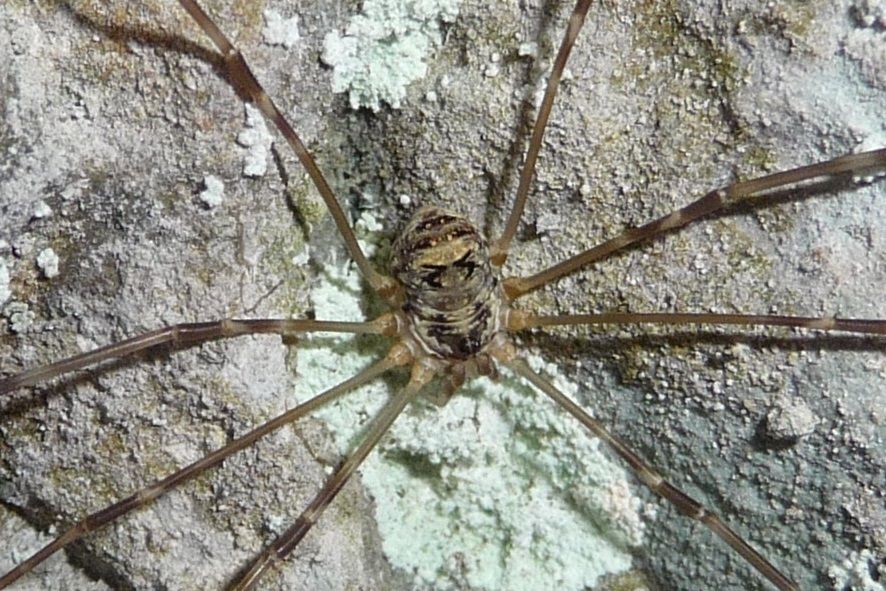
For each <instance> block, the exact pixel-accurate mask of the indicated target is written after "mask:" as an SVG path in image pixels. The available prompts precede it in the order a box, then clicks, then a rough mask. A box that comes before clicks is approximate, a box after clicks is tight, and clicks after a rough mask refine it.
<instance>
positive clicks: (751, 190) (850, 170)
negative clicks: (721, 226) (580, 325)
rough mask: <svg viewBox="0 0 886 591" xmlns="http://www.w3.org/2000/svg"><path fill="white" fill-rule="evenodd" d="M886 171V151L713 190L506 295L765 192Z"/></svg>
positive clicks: (512, 280) (519, 281)
mask: <svg viewBox="0 0 886 591" xmlns="http://www.w3.org/2000/svg"><path fill="white" fill-rule="evenodd" d="M877 169H880V170H882V169H886V148H880V149H879V150H872V151H870V152H860V153H858V154H849V155H847V156H840V157H839V158H834V159H833V160H826V161H824V162H819V163H817V164H811V165H809V166H802V167H800V168H795V169H793V170H787V171H784V172H777V173H775V174H770V175H766V176H763V177H760V178H757V179H752V180H749V181H741V182H738V183H733V184H731V185H728V186H726V187H722V188H720V189H715V190H714V191H711V192H710V193H708V194H707V195H705V196H704V197H702V198H701V199H698V200H696V201H693V202H692V203H690V204H689V205H687V206H685V207H682V208H680V209H678V210H676V211H673V212H671V213H669V214H668V215H665V216H662V217H660V218H658V219H657V220H654V221H652V222H649V223H648V224H644V225H642V226H639V227H636V228H629V229H627V230H625V231H623V232H622V233H621V234H619V235H617V236H615V237H614V238H610V239H609V240H607V241H605V242H603V243H601V244H598V245H597V246H594V247H593V248H589V249H588V250H586V251H584V252H582V253H580V254H577V255H575V256H574V257H571V258H569V259H566V260H565V261H563V262H561V263H558V264H556V265H554V266H553V267H550V268H548V269H545V270H544V271H540V272H539V273H536V274H535V275H532V276H530V277H509V278H507V279H505V281H504V288H505V293H506V294H507V296H508V297H509V298H510V299H511V300H514V299H516V298H519V297H520V296H522V295H524V294H525V293H527V292H530V291H532V290H534V289H537V288H539V287H541V286H542V285H545V284H546V283H550V282H551V281H554V280H555V279H557V278H559V277H562V276H563V275H568V274H569V273H572V272H573V271H575V270H577V269H579V268H580V267H583V266H585V265H588V264H590V263H593V262H594V261H598V260H600V259H602V258H604V257H606V256H608V255H610V254H612V253H614V252H616V251H619V250H621V249H623V248H625V247H627V246H630V245H632V244H636V243H637V242H641V241H643V240H648V239H650V238H653V237H655V236H658V235H659V234H663V233H665V232H669V231H671V230H674V229H676V228H680V227H682V226H685V225H686V224H688V223H689V222H692V221H694V220H697V219H699V218H701V217H704V216H706V215H708V214H711V213H713V212H715V211H718V210H721V209H723V208H724V207H727V206H730V205H734V204H736V203H738V202H740V201H743V200H746V199H751V198H754V197H758V196H760V194H761V193H764V192H765V191H770V190H772V189H778V188H781V187H787V186H790V185H795V184H797V183H802V182H804V181H810V180H815V179H825V178H827V177H832V176H836V175H841V174H862V173H864V172H866V171H871V170H877Z"/></svg>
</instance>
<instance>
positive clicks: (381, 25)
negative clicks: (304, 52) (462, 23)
mask: <svg viewBox="0 0 886 591" xmlns="http://www.w3.org/2000/svg"><path fill="white" fill-rule="evenodd" d="M457 14H458V0H448V1H446V2H430V1H419V2H405V1H403V0H368V1H367V2H365V3H364V4H363V10H362V12H361V13H360V14H358V15H356V16H354V18H353V19H351V22H350V23H349V24H348V26H347V28H346V29H345V32H344V34H339V33H338V32H333V33H330V34H329V35H327V37H326V40H325V42H324V50H323V61H324V62H326V63H327V64H329V65H330V66H332V67H333V75H332V89H333V91H334V92H348V93H349V97H350V103H351V107H352V108H354V109H358V108H361V107H369V108H371V109H372V110H373V111H378V110H379V109H380V108H381V104H382V103H387V104H389V105H391V106H392V107H394V108H398V107H399V106H400V102H401V101H402V100H403V98H404V97H405V96H406V87H407V86H408V85H409V84H410V83H411V82H413V81H415V80H418V79H419V78H422V77H424V76H425V74H426V73H427V69H428V66H427V63H426V62H425V60H426V59H427V56H428V54H429V53H430V52H431V51H432V50H433V49H434V47H435V46H437V45H438V44H439V43H440V38H441V32H440V24H441V23H444V22H452V21H453V20H455V17H456V15H457Z"/></svg>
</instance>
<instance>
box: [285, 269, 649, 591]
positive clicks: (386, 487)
mask: <svg viewBox="0 0 886 591" xmlns="http://www.w3.org/2000/svg"><path fill="white" fill-rule="evenodd" d="M313 300H314V307H315V312H316V315H317V317H318V318H335V319H337V320H344V319H359V318H362V317H363V309H362V306H361V303H360V302H361V300H362V294H361V291H360V283H359V279H358V276H357V275H356V273H355V272H354V271H353V270H351V269H348V268H347V267H345V268H339V267H329V268H327V269H326V270H325V274H324V280H323V281H321V283H320V284H319V285H318V286H317V288H316V289H315V291H314V293H313ZM384 350H385V348H384V346H381V347H366V346H364V345H363V344H361V340H360V339H356V340H349V338H347V337H345V338H341V339H339V338H334V337H330V336H326V335H324V336H321V337H318V338H315V339H313V340H311V341H309V342H307V343H306V347H305V348H304V349H303V350H302V351H301V352H300V353H299V364H298V365H299V366H298V371H299V374H300V375H299V380H298V391H297V394H296V397H297V399H298V400H304V399H307V398H308V397H309V396H312V395H314V394H316V393H317V392H319V391H321V390H323V389H324V388H327V387H329V386H330V385H332V384H334V383H336V382H338V381H341V380H342V379H343V378H345V377H347V376H350V375H353V374H355V373H357V372H358V371H359V370H360V369H361V368H363V367H366V366H367V365H369V364H371V363H372V362H373V361H374V360H376V359H378V358H379V357H380V356H381V355H383V353H384ZM532 361H533V363H534V365H535V367H536V368H537V369H538V370H539V371H542V372H543V373H544V374H546V375H547V376H548V377H549V378H550V379H552V380H554V382H555V383H557V384H558V386H560V387H561V388H562V389H563V390H564V391H566V392H567V393H569V394H570V395H574V394H575V393H576V390H577V388H576V387H574V386H572V385H571V384H568V383H566V382H565V381H564V380H563V379H562V377H561V376H559V374H558V373H557V371H556V369H555V368H554V367H553V366H551V365H548V364H545V363H544V362H542V361H540V360H538V359H533V360H532ZM402 377H403V376H402V375H401V376H397V377H396V378H395V379H392V380H388V381H385V380H379V381H377V382H376V383H374V384H371V385H370V386H368V387H365V388H363V389H361V391H359V392H356V393H352V394H350V395H348V396H346V397H345V398H344V399H342V400H341V401H339V402H337V403H335V404H333V405H331V406H330V407H329V408H325V409H323V410H322V411H320V412H319V413H317V414H318V416H319V417H320V418H321V419H323V420H324V421H325V422H326V424H327V425H328V426H329V428H330V429H331V431H332V433H333V434H334V436H335V439H336V441H337V444H338V446H339V449H340V450H341V452H342V453H346V452H347V451H348V450H349V449H353V446H354V445H355V444H356V441H357V440H358V438H359V436H360V434H361V433H362V431H363V430H364V429H365V426H366V424H367V422H368V421H369V420H370V418H371V417H373V416H375V414H376V413H377V412H378V410H379V408H380V407H381V405H382V404H383V403H384V402H385V400H386V399H387V398H388V397H389V396H390V394H391V391H392V390H395V389H397V388H399V387H400V386H401V385H402ZM362 480H363V484H364V486H365V487H366V488H367V490H368V491H369V492H370V494H371V495H372V496H373V497H374V499H375V504H376V507H377V509H376V511H377V513H376V519H377V522H378V527H379V530H380V533H381V536H382V538H383V540H384V541H383V545H384V551H385V553H386V555H387V556H388V559H389V560H390V562H391V563H392V564H393V565H394V566H395V567H397V568H399V569H401V570H402V571H403V572H407V573H411V574H412V576H413V577H414V581H413V582H414V584H415V585H416V587H420V588H433V589H451V588H464V587H467V588H471V589H510V590H519V589H540V588H549V587H550V586H554V587H556V588H558V589H584V588H586V587H588V586H593V585H594V584H596V581H597V579H598V578H599V577H601V576H603V575H605V574H608V573H614V572H622V571H625V570H627V569H628V568H629V567H630V563H631V557H630V552H629V551H630V548H631V547H632V546H636V545H637V544H639V543H640V542H641V540H642V537H643V521H642V519H641V516H640V512H641V511H642V506H641V502H640V501H639V500H638V499H637V498H636V497H634V496H633V494H632V493H631V490H630V487H629V485H628V482H627V480H626V475H625V473H624V472H623V471H622V470H621V469H620V468H618V467H617V466H616V465H615V464H613V463H612V462H611V461H610V460H609V459H608V458H607V457H606V456H605V455H603V454H602V453H601V451H600V450H599V449H598V442H597V441H596V440H593V439H590V438H589V437H588V436H587V435H586V433H585V432H584V431H583V429H582V428H581V427H579V426H578V425H577V424H576V423H575V422H574V421H572V420H570V419H568V418H566V415H565V413H564V412H563V411H562V410H561V409H558V408H556V407H555V406H553V405H552V404H551V403H550V402H548V401H547V400H546V399H544V398H543V397H542V396H541V395H540V394H538V393H536V392H534V391H532V389H531V388H530V387H529V386H527V385H526V384H524V383H522V382H520V381H519V380H517V379H515V378H512V377H509V376H505V377H503V379H502V380H501V381H500V382H499V383H494V382H492V381H490V380H486V379H481V380H476V381H474V382H472V383H470V384H468V385H467V386H465V387H463V388H462V390H461V391H460V392H459V393H458V394H457V395H456V396H455V397H454V398H453V399H451V400H450V401H449V403H448V404H447V405H446V406H445V407H443V408H439V407H437V406H435V405H433V404H431V403H429V402H427V401H425V400H420V401H419V402H417V403H416V404H414V405H413V406H412V407H411V408H410V409H408V410H407V411H406V412H405V413H404V415H403V416H401V417H400V418H399V419H398V421H397V423H395V425H394V427H393V428H392V431H391V433H389V435H388V437H387V438H386V439H385V440H384V441H383V443H382V444H381V446H380V450H378V451H377V452H376V453H374V454H373V455H371V456H370V458H369V459H368V460H367V462H366V464H365V465H364V467H363V469H362Z"/></svg>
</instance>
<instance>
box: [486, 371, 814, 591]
mask: <svg viewBox="0 0 886 591" xmlns="http://www.w3.org/2000/svg"><path fill="white" fill-rule="evenodd" d="M500 361H502V363H504V364H505V365H506V366H507V367H509V368H511V369H512V370H513V371H514V372H515V373H516V374H518V375H520V376H522V377H523V378H526V379H527V380H529V382H531V383H532V384H533V385H534V386H535V387H536V388H538V389H539V390H541V391H542V392H544V393H545V394H547V395H548V396H549V397H551V398H552V399H553V400H554V402H556V403H557V404H559V405H560V406H562V407H563V408H565V409H566V410H567V411H568V412H569V414H571V415H572V416H574V417H575V418H576V419H578V420H579V422H581V424H582V425H584V426H585V427H587V428H588V430H589V431H591V432H592V433H593V434H594V435H596V436H597V437H599V438H600V439H602V440H603V441H605V442H606V444H607V445H609V447H610V448H611V449H612V450H613V451H614V452H615V453H616V454H618V455H619V456H620V457H621V458H622V459H623V460H624V461H625V462H626V463H627V464H628V466H630V468H631V470H632V471H633V472H634V474H635V475H636V476H637V478H639V479H640V481H641V482H643V484H645V485H646V486H647V487H649V489H650V490H652V491H653V492H654V493H656V494H657V495H659V496H660V497H662V498H664V499H665V500H667V501H668V502H670V503H671V504H673V505H674V507H676V508H677V510H678V511H680V513H682V514H683V515H686V516H687V517H689V518H690V519H694V520H696V521H699V522H701V523H703V524H704V525H705V526H706V527H707V528H708V529H710V530H711V531H713V532H714V533H715V534H717V536H719V538H720V539H721V540H723V541H724V542H726V543H727V544H729V546H731V547H732V549H733V550H735V551H736V552H738V553H739V554H740V555H741V556H742V558H744V559H745V560H747V561H748V563H750V565H751V566H753V567H754V568H755V569H757V571H758V572H759V573H760V574H761V575H763V576H764V577H766V578H767V579H769V581H770V582H772V584H773V585H775V586H776V587H777V588H778V589H779V591H799V589H800V587H799V585H797V584H796V583H795V582H793V581H792V580H791V579H789V578H788V577H787V576H785V575H784V574H782V573H781V571H779V570H778V569H777V568H776V567H775V566H773V565H772V563H770V562H769V561H768V560H766V558H764V557H763V555H762V554H760V553H759V552H757V551H756V550H754V549H753V548H752V547H751V546H750V544H748V543H747V542H745V541H744V539H742V537H741V536H740V535H739V534H738V533H736V532H735V531H733V530H732V529H731V528H730V527H729V526H728V525H726V524H725V523H724V522H723V520H722V519H720V517H718V516H717V515H716V514H714V513H711V512H710V511H708V510H707V509H705V508H704V507H703V506H702V505H701V504H700V503H699V502H698V501H696V500H695V499H693V498H692V497H690V496H689V495H687V494H686V493H684V492H683V491H681V490H680V489H678V488H677V487H675V486H674V485H673V484H671V483H670V482H668V481H667V480H665V479H664V478H663V477H662V476H661V475H660V474H659V473H658V472H657V471H656V470H655V468H653V467H652V466H651V465H650V464H649V463H647V462H646V461H645V460H644V459H642V458H641V457H640V456H638V455H637V454H636V453H635V452H634V451H632V450H631V449H630V448H629V447H628V445H627V444H626V443H625V442H624V441H622V440H621V439H619V438H618V437H616V436H615V435H613V434H612V433H610V432H609V431H608V430H607V429H606V428H605V427H604V426H603V425H602V424H601V423H600V422H599V421H597V420H596V419H594V418H593V417H591V416H590V415H588V414H587V413H586V412H585V411H584V410H582V408H581V407H580V406H578V405H577V404H576V403H575V402H573V401H572V400H570V399H569V398H568V397H567V396H566V395H565V394H563V393H562V392H560V390H558V389H557V388H555V387H554V385H553V384H551V383H550V382H548V381H547V380H545V379H544V378H543V377H541V376H540V375H538V374H537V373H535V372H534V371H533V370H532V369H531V368H530V367H529V365H528V364H527V363H526V362H525V361H524V360H523V359H520V358H517V357H515V356H512V354H510V353H505V354H503V355H502V356H501V357H500Z"/></svg>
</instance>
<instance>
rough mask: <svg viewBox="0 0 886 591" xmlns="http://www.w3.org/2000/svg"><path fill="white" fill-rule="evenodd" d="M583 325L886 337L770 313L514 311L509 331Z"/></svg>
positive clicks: (870, 323) (852, 325) (873, 329)
mask: <svg viewBox="0 0 886 591" xmlns="http://www.w3.org/2000/svg"><path fill="white" fill-rule="evenodd" d="M582 324H736V325H741V326H793V327H797V328H811V329H815V330H842V331H846V332H860V333H869V334H886V320H876V319H867V318H815V317H804V316H775V315H770V314H679V313H647V314H633V313H630V312H625V313H622V312H607V313H603V314H558V315H552V316H541V315H535V314H526V313H524V312H520V311H518V310H512V311H511V313H510V314H509V316H508V329H509V330H513V331H517V330H524V329H527V328H538V327H542V326H565V325H582Z"/></svg>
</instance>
